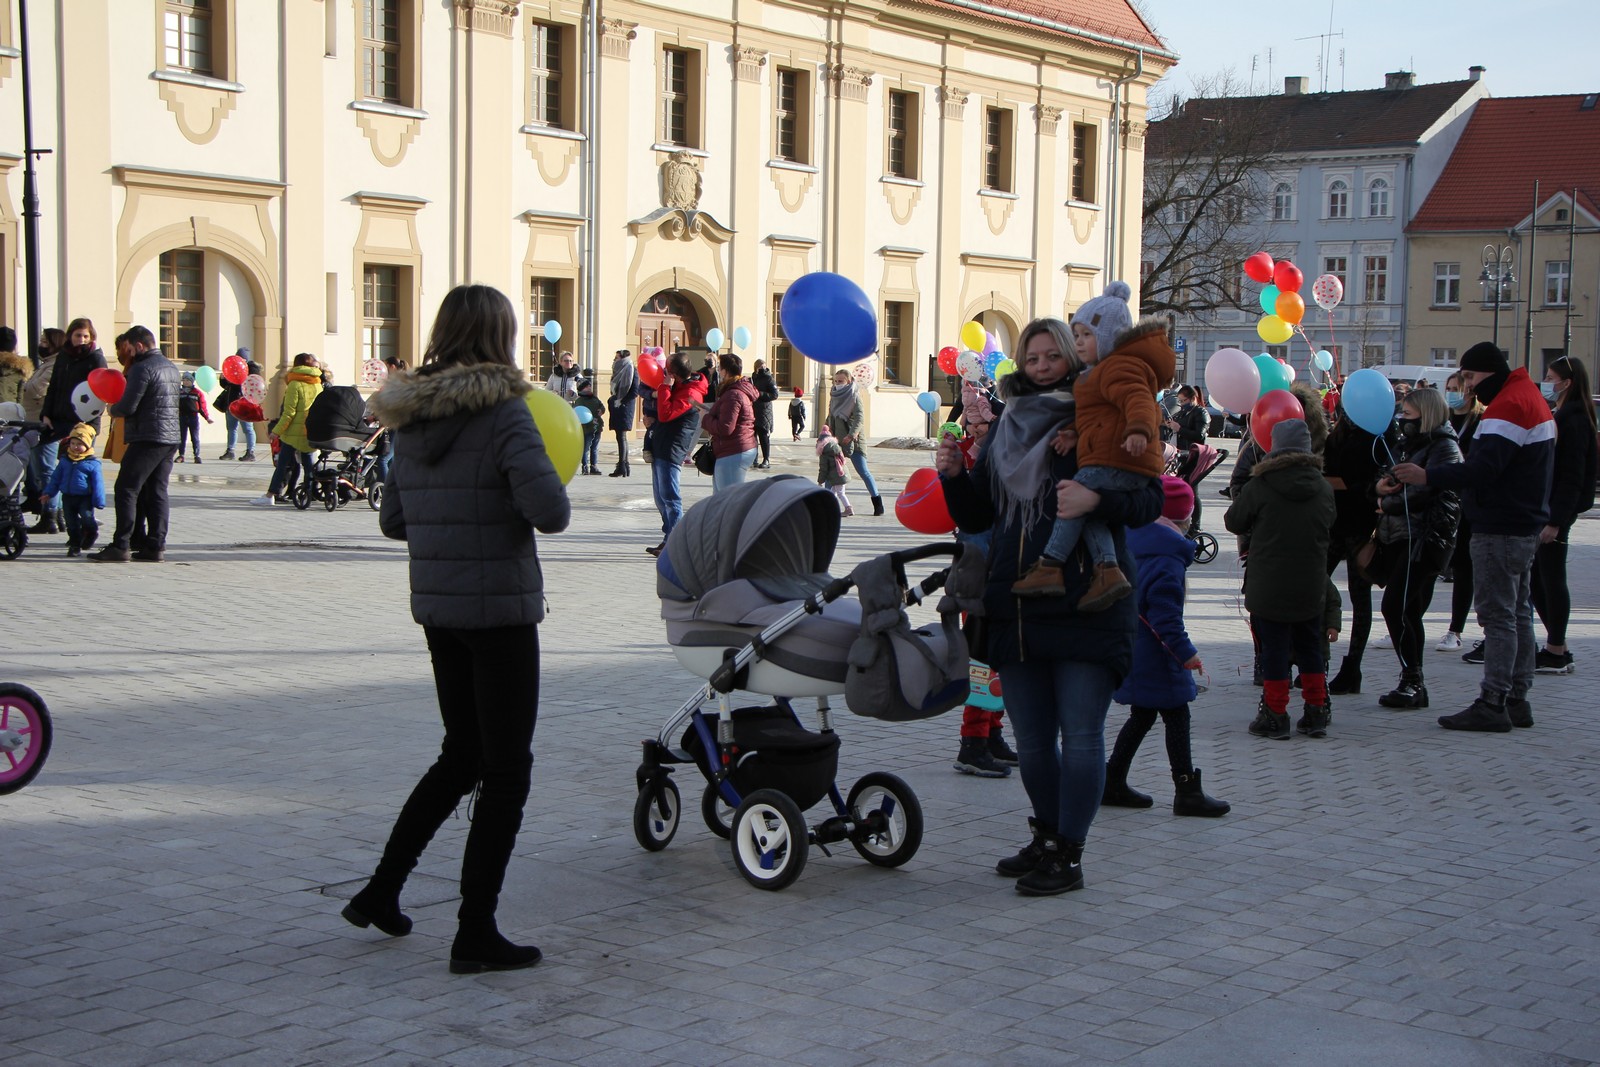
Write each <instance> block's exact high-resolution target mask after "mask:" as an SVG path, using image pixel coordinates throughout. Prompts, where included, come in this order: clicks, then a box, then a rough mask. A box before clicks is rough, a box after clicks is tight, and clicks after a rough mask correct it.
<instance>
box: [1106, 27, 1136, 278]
mask: <svg viewBox="0 0 1600 1067" xmlns="http://www.w3.org/2000/svg"><path fill="white" fill-rule="evenodd" d="M1143 73H1144V49H1142V48H1138V49H1135V50H1134V68H1133V72H1132V73H1131V74H1129V75H1128V76H1127V77H1125V78H1118V79H1117V80H1116V81H1114V82H1112V83H1111V179H1110V180H1111V187H1110V188H1109V189H1108V190H1107V192H1108V193H1109V194H1110V195H1109V196H1107V197H1106V208H1107V210H1108V212H1109V217H1108V218H1107V219H1106V277H1105V281H1106V284H1107V285H1109V284H1110V283H1111V282H1112V280H1114V279H1115V278H1118V277H1121V273H1122V264H1121V260H1120V256H1121V253H1122V242H1121V241H1119V240H1117V227H1118V226H1119V225H1124V223H1123V221H1122V219H1123V215H1124V214H1125V213H1126V210H1127V206H1128V205H1127V191H1126V190H1124V189H1123V188H1122V186H1121V184H1120V181H1119V177H1120V175H1121V174H1122V171H1123V170H1124V169H1125V168H1124V167H1122V166H1121V162H1122V161H1121V160H1120V159H1119V156H1126V155H1127V152H1128V148H1127V144H1126V142H1125V141H1124V140H1123V137H1122V97H1123V94H1124V93H1125V92H1126V86H1127V84H1128V83H1129V82H1131V81H1133V80H1134V79H1135V78H1137V77H1139V76H1140V75H1142V74H1143Z"/></svg>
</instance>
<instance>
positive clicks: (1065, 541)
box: [1044, 467, 1149, 564]
mask: <svg viewBox="0 0 1600 1067" xmlns="http://www.w3.org/2000/svg"><path fill="white" fill-rule="evenodd" d="M1072 480H1073V481H1075V482H1077V483H1078V484H1079V485H1081V486H1083V487H1084V488H1085V489H1095V490H1100V489H1110V490H1124V491H1125V490H1130V489H1138V488H1140V487H1141V486H1143V485H1144V483H1145V482H1147V481H1149V475H1145V474H1137V473H1135V472H1133V471H1125V470H1119V469H1118V468H1116V467H1082V468H1079V470H1078V473H1077V474H1074V475H1073V476H1072ZM1080 538H1082V540H1083V542H1084V544H1085V546H1087V548H1088V549H1089V558H1090V559H1092V560H1094V562H1096V563H1111V564H1115V563H1116V562H1117V546H1116V542H1114V541H1112V539H1111V530H1110V529H1109V528H1108V527H1107V526H1106V524H1105V523H1103V522H1094V521H1092V520H1090V519H1089V517H1088V516H1087V515H1080V516H1078V517H1077V518H1073V519H1057V520H1056V521H1055V524H1054V525H1053V526H1052V527H1051V528H1050V542H1049V544H1047V545H1045V546H1044V554H1045V555H1046V556H1049V557H1050V558H1051V559H1055V560H1062V561H1065V560H1066V559H1067V558H1068V557H1070V556H1071V555H1072V550H1073V549H1075V548H1077V547H1078V540H1079V539H1080Z"/></svg>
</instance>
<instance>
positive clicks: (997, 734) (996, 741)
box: [989, 726, 1017, 767]
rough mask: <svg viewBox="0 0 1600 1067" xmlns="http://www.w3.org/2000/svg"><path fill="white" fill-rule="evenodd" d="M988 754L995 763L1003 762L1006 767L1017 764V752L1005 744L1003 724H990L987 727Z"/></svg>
mask: <svg viewBox="0 0 1600 1067" xmlns="http://www.w3.org/2000/svg"><path fill="white" fill-rule="evenodd" d="M989 755H991V756H993V757H994V761H995V762H996V763H1003V764H1005V765H1006V766H1007V767H1015V766H1016V765H1017V753H1016V751H1015V750H1014V749H1013V748H1012V747H1011V746H1010V745H1008V744H1006V729H1005V727H1004V726H991V727H990V728H989Z"/></svg>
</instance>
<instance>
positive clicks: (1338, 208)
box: [1328, 178, 1350, 219]
mask: <svg viewBox="0 0 1600 1067" xmlns="http://www.w3.org/2000/svg"><path fill="white" fill-rule="evenodd" d="M1349 217H1350V186H1349V185H1347V184H1346V183H1345V182H1344V180H1343V179H1341V178H1335V179H1334V180H1333V181H1332V182H1331V183H1329V185H1328V218H1330V219H1347V218H1349Z"/></svg>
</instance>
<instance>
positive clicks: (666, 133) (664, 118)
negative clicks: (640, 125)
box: [656, 42, 705, 151]
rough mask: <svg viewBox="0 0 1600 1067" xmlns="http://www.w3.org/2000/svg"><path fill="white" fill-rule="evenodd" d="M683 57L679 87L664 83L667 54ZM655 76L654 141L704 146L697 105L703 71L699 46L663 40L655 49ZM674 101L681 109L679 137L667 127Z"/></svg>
mask: <svg viewBox="0 0 1600 1067" xmlns="http://www.w3.org/2000/svg"><path fill="white" fill-rule="evenodd" d="M674 56H681V57H683V89H682V91H681V92H679V91H678V90H676V89H672V88H670V87H669V85H668V79H669V78H670V77H671V76H672V61H671V57H674ZM656 65H657V68H658V70H657V74H658V76H657V78H656V135H657V137H656V143H658V144H663V145H670V146H672V147H673V148H692V149H695V150H697V151H698V150H703V149H704V148H705V144H704V139H705V134H704V131H705V122H704V116H703V115H702V114H701V108H702V105H703V104H704V101H705V92H704V71H705V62H704V57H703V55H702V54H701V52H700V50H699V49H697V48H690V47H687V46H685V45H683V44H678V43H675V42H669V43H666V44H663V45H662V46H661V48H660V49H659V50H658V51H657V53H656ZM674 101H677V105H676V106H677V107H678V108H679V109H681V112H682V116H681V118H682V125H683V134H682V137H681V138H678V137H675V136H674V134H675V133H676V131H675V130H674V129H672V128H671V125H670V120H669V118H668V115H669V109H671V108H672V107H673V106H674V105H673V102H674Z"/></svg>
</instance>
